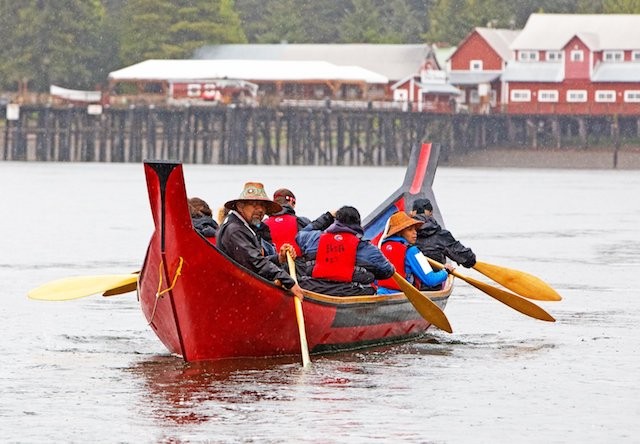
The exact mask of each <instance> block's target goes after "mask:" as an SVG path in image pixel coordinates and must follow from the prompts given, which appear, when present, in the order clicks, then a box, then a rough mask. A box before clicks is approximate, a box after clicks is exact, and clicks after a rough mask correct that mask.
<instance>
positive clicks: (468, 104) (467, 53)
mask: <svg viewBox="0 0 640 444" xmlns="http://www.w3.org/2000/svg"><path fill="white" fill-rule="evenodd" d="M519 33H520V31H512V30H509V29H493V28H476V29H474V30H473V31H472V32H471V33H470V34H469V35H467V37H465V39H464V40H463V41H462V42H461V43H460V45H458V47H457V48H456V50H455V51H454V52H453V54H452V55H451V57H450V58H449V60H448V66H447V70H448V72H449V81H450V82H451V84H453V85H454V86H456V87H457V88H459V89H460V90H461V91H462V94H461V95H460V96H459V98H458V100H457V110H458V111H459V112H465V111H468V112H472V113H489V112H496V111H499V110H500V108H501V104H502V102H503V101H504V96H503V91H504V86H503V83H502V80H501V75H502V73H503V71H504V70H505V67H506V66H507V63H508V62H509V61H510V60H511V59H512V53H513V51H512V50H511V49H510V45H511V43H512V42H513V40H514V39H515V38H516V37H517V36H518V34H519Z"/></svg>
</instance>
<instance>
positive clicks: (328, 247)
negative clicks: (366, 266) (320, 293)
mask: <svg viewBox="0 0 640 444" xmlns="http://www.w3.org/2000/svg"><path fill="white" fill-rule="evenodd" d="M359 243H360V239H358V237H357V236H356V235H355V234H351V233H323V234H321V235H320V241H319V242H318V252H317V254H316V264H315V266H314V267H313V271H312V272H311V276H312V277H314V278H319V279H331V280H333V281H340V282H351V280H352V278H353V270H354V269H355V266H356V252H357V250H358V244H359Z"/></svg>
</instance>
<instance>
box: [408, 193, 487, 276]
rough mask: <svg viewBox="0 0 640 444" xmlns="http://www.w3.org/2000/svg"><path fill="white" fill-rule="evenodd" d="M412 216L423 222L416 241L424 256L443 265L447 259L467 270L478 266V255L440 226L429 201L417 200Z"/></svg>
mask: <svg viewBox="0 0 640 444" xmlns="http://www.w3.org/2000/svg"><path fill="white" fill-rule="evenodd" d="M411 216H412V217H413V218H414V219H417V220H419V221H420V222H422V225H420V227H419V228H418V240H417V241H416V245H417V247H418V248H419V249H420V251H422V254H424V255H425V256H427V257H430V258H431V259H433V260H436V261H438V262H440V263H441V264H444V263H445V262H446V260H447V258H449V259H451V260H453V261H456V262H457V263H458V264H460V265H462V266H463V267H465V268H471V267H473V266H474V265H475V264H476V255H475V253H474V252H473V251H472V250H471V248H468V247H465V246H464V245H462V244H461V243H460V241H458V240H456V238H455V237H453V234H451V232H450V231H448V230H445V229H444V228H442V227H441V226H440V224H438V221H436V219H435V218H434V217H433V205H432V204H431V201H430V200H429V199H416V200H415V202H413V211H411Z"/></svg>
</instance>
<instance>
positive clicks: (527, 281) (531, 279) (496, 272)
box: [473, 262, 562, 301]
mask: <svg viewBox="0 0 640 444" xmlns="http://www.w3.org/2000/svg"><path fill="white" fill-rule="evenodd" d="M473 269H474V270H476V271H478V272H479V273H482V274H484V275H485V276H486V277H488V278H489V279H491V280H493V281H496V282H497V283H499V284H500V285H502V286H503V287H505V288H508V289H509V290H511V291H513V292H514V293H517V294H519V295H520V296H524V297H525V298H529V299H535V300H538V301H560V300H562V297H561V296H560V295H559V294H558V293H557V292H556V291H555V290H554V289H553V288H551V286H550V285H549V284H547V283H546V282H544V281H543V280H542V279H540V278H537V277H536V276H533V275H532V274H529V273H525V272H524V271H519V270H514V269H513V268H506V267H500V266H498V265H492V264H487V263H486V262H476V264H475V265H474V266H473Z"/></svg>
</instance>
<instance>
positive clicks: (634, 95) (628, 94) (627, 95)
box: [624, 89, 640, 103]
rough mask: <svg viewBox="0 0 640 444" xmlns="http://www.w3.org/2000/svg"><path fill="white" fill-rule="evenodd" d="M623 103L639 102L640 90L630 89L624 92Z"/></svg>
mask: <svg viewBox="0 0 640 444" xmlns="http://www.w3.org/2000/svg"><path fill="white" fill-rule="evenodd" d="M624 101H625V102H633V103H639V102H640V90H637V89H630V90H627V91H625V92H624Z"/></svg>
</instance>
